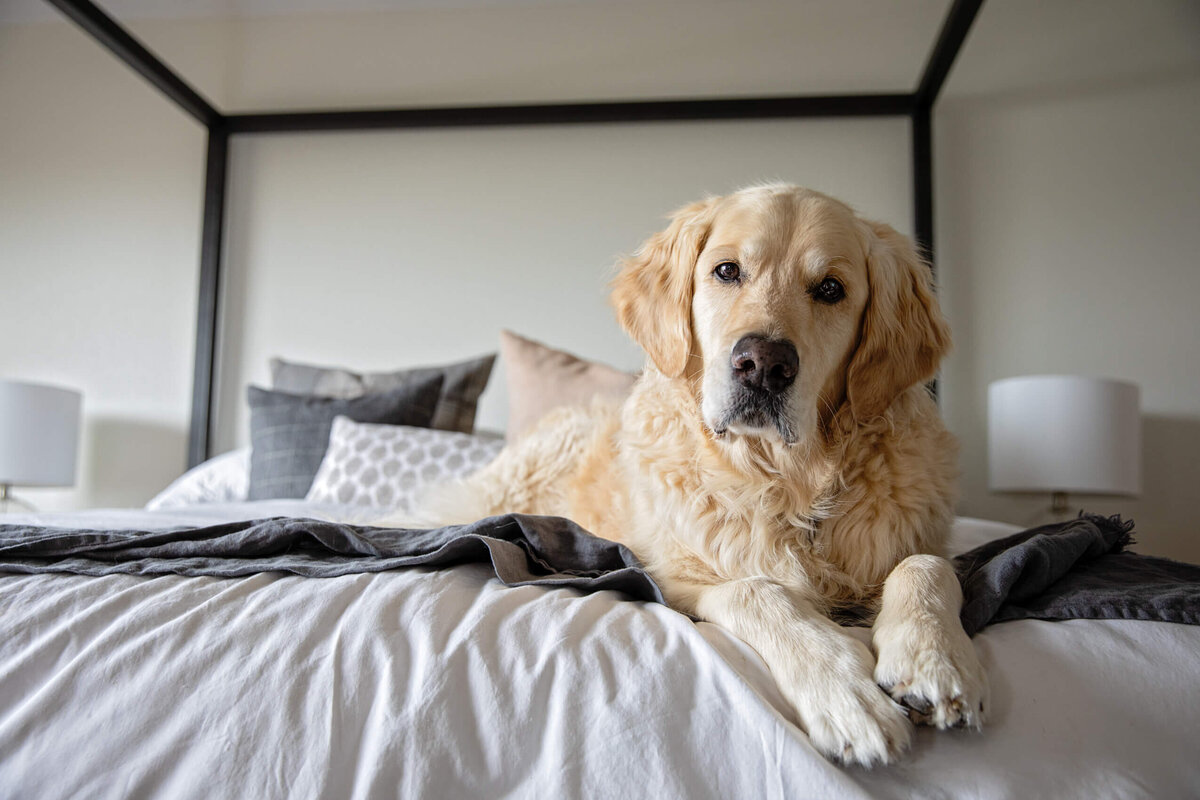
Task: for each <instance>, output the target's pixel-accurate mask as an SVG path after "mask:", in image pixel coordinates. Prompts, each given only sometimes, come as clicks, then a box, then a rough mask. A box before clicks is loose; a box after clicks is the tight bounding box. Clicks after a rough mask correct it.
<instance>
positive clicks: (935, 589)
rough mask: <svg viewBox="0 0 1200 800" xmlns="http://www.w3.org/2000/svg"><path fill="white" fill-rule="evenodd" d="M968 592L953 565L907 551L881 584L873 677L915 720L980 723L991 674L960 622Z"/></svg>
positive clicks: (951, 724) (947, 724)
mask: <svg viewBox="0 0 1200 800" xmlns="http://www.w3.org/2000/svg"><path fill="white" fill-rule="evenodd" d="M961 608H962V589H961V588H960V587H959V584H958V578H956V577H955V575H954V570H953V568H952V567H951V566H950V563H949V562H948V561H946V559H944V558H938V557H937V556H929V555H917V556H909V557H908V558H906V559H904V560H903V561H901V562H900V564H899V565H898V566H897V567H896V568H895V569H894V570H892V573H891V574H890V575H889V576H888V579H887V581H886V582H885V583H884V585H883V600H882V607H881V609H880V612H879V616H878V617H877V618H876V620H875V626H874V630H873V631H872V640H873V644H874V647H875V655H876V663H875V680H876V682H877V683H878V684H879V685H880V686H882V687H883V688H884V689H886V690H887V691H888V692H889V693H890V694H891V695H892V697H893V698H895V699H896V700H897V701H898V702H900V703H902V704H903V705H905V706H906V707H908V708H909V709H910V710H911V714H910V716H911V717H912V718H913V720H914V721H915V722H918V723H922V724H927V725H936V726H937V727H939V728H963V727H970V728H980V727H981V726H982V725H983V720H984V714H985V711H986V704H987V691H988V689H987V674H986V673H985V672H984V670H983V666H982V665H981V664H980V663H979V657H978V655H976V653H975V646H974V645H973V644H972V643H971V640H970V639H969V638H968V637H967V634H966V633H965V632H964V631H963V628H962V624H961V623H960V622H959V620H958V614H959V611H960V610H961Z"/></svg>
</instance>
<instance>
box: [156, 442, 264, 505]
mask: <svg viewBox="0 0 1200 800" xmlns="http://www.w3.org/2000/svg"><path fill="white" fill-rule="evenodd" d="M249 488H250V448H249V447H242V448H240V449H238V450H230V451H229V452H228V453H224V454H223V455H219V456H215V457H213V458H210V459H209V460H208V461H205V462H204V463H202V464H197V465H196V466H194V467H192V468H191V469H189V470H188V471H187V472H185V473H183V474H182V475H180V476H179V477H178V478H176V479H175V480H174V481H173V482H172V483H171V485H170V486H168V487H167V488H165V489H163V490H162V491H161V492H159V493H158V494H156V495H155V496H154V498H153V499H152V500H151V501H150V502H149V503H146V509H147V510H148V511H161V510H163V509H167V508H182V507H184V506H192V505H196V504H198V503H240V502H242V501H243V500H245V499H246V494H247V492H248V491H249Z"/></svg>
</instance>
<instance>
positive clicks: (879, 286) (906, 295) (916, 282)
mask: <svg viewBox="0 0 1200 800" xmlns="http://www.w3.org/2000/svg"><path fill="white" fill-rule="evenodd" d="M863 235H864V236H865V237H866V244H867V277H868V281H869V283H870V296H869V297H868V299H867V306H866V309H865V310H864V311H863V322H862V331H861V334H860V337H859V343H858V349H857V350H856V351H855V353H854V356H853V357H852V358H851V360H850V368H849V370H848V372H847V376H846V397H847V399H848V400H849V402H850V406H851V408H852V410H853V412H854V416H855V418H857V419H859V420H865V419H869V418H871V417H874V416H878V415H879V414H882V413H883V412H884V411H886V410H887V407H888V406H890V405H891V404H892V401H893V400H895V399H896V398H897V397H898V396H899V395H900V393H901V392H903V391H905V390H906V389H908V388H909V387H910V386H912V385H914V384H916V383H919V382H921V381H926V380H929V379H930V378H931V377H933V375H934V374H935V373H936V372H937V368H938V364H939V363H940V362H941V360H942V357H943V356H945V355H946V353H947V352H949V350H950V327H949V326H948V325H947V324H946V319H945V317H943V316H942V311H941V307H940V306H939V305H938V301H937V296H936V295H935V294H934V291H933V276H932V274H931V271H930V269H929V265H928V264H927V263H926V262H925V261H924V260H923V259H921V258H920V256H918V255H917V253H916V250H915V249H914V248H913V245H912V242H910V241H909V240H908V238H907V237H905V236H902V235H900V234H899V233H897V232H896V231H895V230H894V229H892V228H891V227H890V226H888V225H884V224H882V223H877V222H865V223H864V225H863Z"/></svg>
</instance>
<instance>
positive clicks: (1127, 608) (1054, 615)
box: [954, 514, 1200, 635]
mask: <svg viewBox="0 0 1200 800" xmlns="http://www.w3.org/2000/svg"><path fill="white" fill-rule="evenodd" d="M1132 536H1133V522H1123V521H1122V520H1121V519H1120V518H1119V517H1101V516H1096V515H1091V514H1081V515H1080V516H1079V518H1077V519H1074V520H1070V521H1068V522H1063V523H1056V524H1053V525H1043V526H1042V527H1039V528H1033V529H1031V530H1027V531H1022V532H1021V533H1015V534H1013V535H1012V536H1006V537H1004V538H1003V539H997V540H995V541H992V542H988V543H986V544H984V545H981V546H980V547H977V548H975V549H974V550H971V551H970V552H968V553H964V554H962V555H961V556H959V557H958V558H956V559H954V568H955V571H956V572H958V576H959V580H960V581H961V582H962V586H963V609H962V623H963V627H964V628H965V629H966V631H967V633H968V634H971V635H974V634H975V632H976V631H978V630H979V629H980V628H982V627H983V626H985V625H990V624H993V623H996V622H1004V621H1006V620H1016V619H1046V620H1062V619H1146V620H1157V621H1160V622H1180V623H1186V624H1188V625H1197V624H1200V566H1196V565H1195V564H1186V563H1183V562H1180V561H1172V560H1170V559H1166V558H1155V557H1153V556H1143V555H1138V554H1137V553H1130V552H1127V551H1125V548H1126V547H1128V546H1129V545H1130V544H1132V542H1133V538H1132Z"/></svg>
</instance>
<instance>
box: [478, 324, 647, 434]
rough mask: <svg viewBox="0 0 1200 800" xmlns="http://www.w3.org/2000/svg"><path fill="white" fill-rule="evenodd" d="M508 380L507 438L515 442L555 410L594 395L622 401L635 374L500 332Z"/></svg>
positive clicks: (631, 386)
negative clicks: (550, 411) (551, 410)
mask: <svg viewBox="0 0 1200 800" xmlns="http://www.w3.org/2000/svg"><path fill="white" fill-rule="evenodd" d="M500 354H501V356H502V357H503V358H504V368H505V375H506V377H507V380H508V437H509V439H510V440H511V439H515V438H516V437H518V436H520V435H521V434H522V433H524V432H525V431H527V430H528V429H529V428H531V427H533V424H534V423H535V422H537V421H538V420H539V419H541V418H542V417H543V416H545V414H546V412H547V411H549V410H550V409H552V408H557V407H558V406H566V405H583V404H586V403H588V402H590V401H591V399H592V398H593V397H597V396H600V397H616V398H624V397H625V396H626V395H628V394H629V390H630V389H632V388H633V382H634V381H635V380H637V376H636V375H630V374H629V373H628V372H622V371H620V370H619V369H614V368H613V367H610V366H607V365H605V364H600V363H597V362H595V361H586V360H584V359H582V358H579V357H578V356H573V355H571V354H570V353H566V352H564V351H562V350H555V349H554V348H552V347H547V346H546V345H544V344H541V343H539V342H535V341H533V340H532V339H526V338H525V337H523V336H518V335H517V334H515V333H513V332H511V331H501V332H500Z"/></svg>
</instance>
